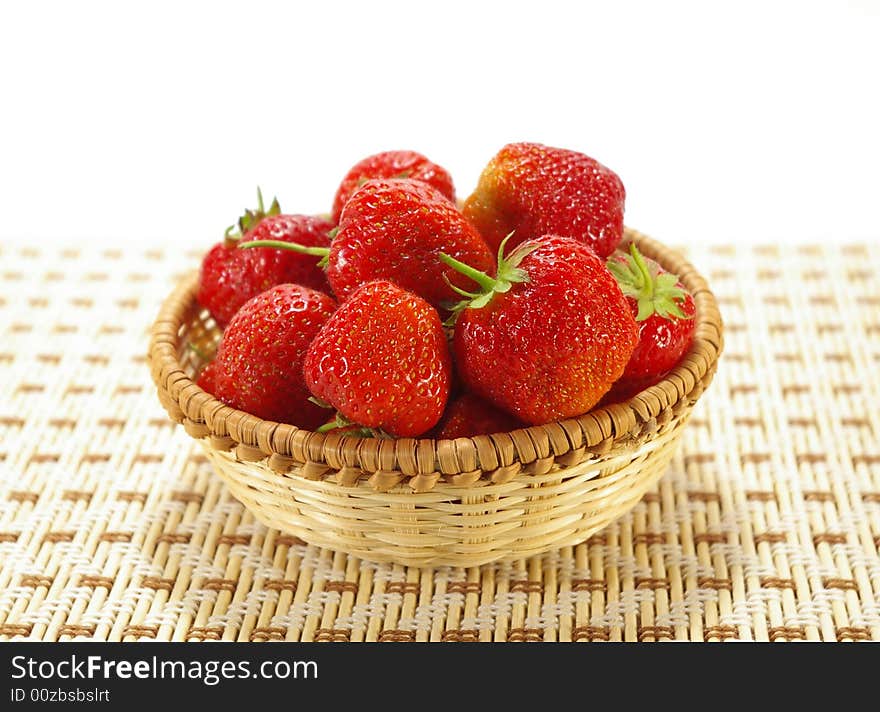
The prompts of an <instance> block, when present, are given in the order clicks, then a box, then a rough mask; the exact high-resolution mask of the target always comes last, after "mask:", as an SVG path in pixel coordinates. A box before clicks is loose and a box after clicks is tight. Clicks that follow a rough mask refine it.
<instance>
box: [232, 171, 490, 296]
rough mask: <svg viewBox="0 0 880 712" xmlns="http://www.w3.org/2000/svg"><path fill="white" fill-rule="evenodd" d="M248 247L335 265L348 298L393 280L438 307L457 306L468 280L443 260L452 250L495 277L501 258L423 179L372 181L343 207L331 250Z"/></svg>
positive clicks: (339, 289) (337, 290)
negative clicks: (310, 257) (284, 251)
mask: <svg viewBox="0 0 880 712" xmlns="http://www.w3.org/2000/svg"><path fill="white" fill-rule="evenodd" d="M240 247H244V248H251V247H273V248H282V249H288V250H296V251H299V252H304V253H307V254H310V255H314V256H316V257H323V258H326V260H327V279H328V280H329V282H330V285H331V286H332V287H333V292H334V294H336V296H337V297H338V298H339V299H340V300H345V299H347V298H348V297H349V296H350V295H351V294H352V293H353V292H354V291H355V290H356V289H357V288H358V287H360V286H361V285H362V284H365V283H366V282H370V281H373V280H376V279H386V280H390V281H392V282H394V283H395V284H396V285H397V286H399V287H401V288H403V289H405V290H407V291H410V292H413V293H414V294H417V295H419V296H420V297H422V298H423V299H425V300H426V301H427V302H428V303H430V304H431V305H432V306H435V307H438V308H443V307H444V306H445V305H447V304H450V303H453V302H455V301H457V299H458V295H457V294H456V291H455V290H456V289H461V288H462V287H463V286H466V285H467V283H468V280H467V279H466V278H465V277H463V276H462V275H460V274H459V273H458V272H456V271H455V270H454V269H452V268H450V267H447V266H446V265H444V264H443V263H442V262H440V260H439V257H438V256H439V254H440V253H441V252H445V253H447V254H449V255H451V256H453V257H455V258H457V259H459V260H462V261H464V262H467V263H468V264H470V265H472V266H474V267H476V268H477V269H479V270H482V271H486V272H491V273H494V271H495V258H494V257H493V255H492V253H491V252H490V250H489V248H488V247H487V245H486V243H485V241H484V240H483V238H482V237H480V235H479V233H478V232H477V231H476V230H475V229H474V227H473V226H472V225H471V224H470V223H469V222H468V221H467V220H465V219H464V218H463V217H462V215H461V213H460V212H458V210H457V209H456V208H455V206H454V205H452V203H450V202H449V201H448V200H447V199H446V198H445V197H443V195H442V194H441V193H439V192H438V191H437V190H435V189H434V188H432V187H431V186H429V185H427V184H426V183H421V182H419V181H415V180H409V179H393V180H370V181H367V182H366V183H364V185H363V186H361V188H360V189H359V190H358V191H357V192H356V193H355V194H354V195H353V196H352V197H351V198H350V199H349V201H348V202H347V203H346V204H345V207H344V208H343V210H342V217H341V218H340V221H339V230H338V232H337V233H336V236H335V237H334V238H333V242H332V244H331V245H330V247H329V249H327V248H321V247H302V246H298V245H294V244H285V243H280V242H275V241H268V242H267V241H247V242H243V243H242V244H241V245H240Z"/></svg>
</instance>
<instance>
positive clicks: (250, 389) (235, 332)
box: [209, 284, 336, 430]
mask: <svg viewBox="0 0 880 712" xmlns="http://www.w3.org/2000/svg"><path fill="white" fill-rule="evenodd" d="M335 308H336V303H335V302H334V301H333V299H332V298H330V297H329V296H327V295H326V294H324V293H323V292H318V291H316V290H314V289H309V288H308V287H303V286H301V285H298V284H279V285H276V286H275V287H272V288H270V289H268V290H266V291H265V292H261V293H260V294H258V295H257V296H255V297H253V298H252V299H251V300H250V301H248V302H246V303H245V304H244V305H243V306H242V307H241V309H239V310H238V311H237V312H236V313H235V316H233V317H232V321H230V322H229V326H227V327H226V331H225V332H223V338H222V340H221V341H220V346H219V347H218V349H217V357H216V358H215V360H214V361H213V363H212V364H211V365H212V366H213V367H214V368H215V372H214V373H213V378H214V383H213V386H214V391H213V392H214V396H215V397H216V398H218V399H219V400H221V401H223V402H224V403H226V404H227V405H229V406H232V407H233V408H238V409H240V410H244V411H247V412H248V413H251V414H252V415H256V416H258V417H260V418H264V419H266V420H275V421H278V422H281V423H290V424H291V425H298V426H299V427H301V428H305V429H308V430H313V429H314V428H317V427H318V426H319V425H321V423H323V422H324V421H326V420H327V410H326V409H325V408H321V407H320V406H318V405H316V404H315V403H312V402H311V401H310V400H309V397H310V395H311V394H310V393H309V391H308V389H307V388H306V384H305V381H304V379H303V370H302V364H303V359H304V358H305V355H306V349H307V348H308V346H309V344H310V343H311V341H312V339H313V338H314V337H315V335H316V334H317V333H318V331H319V329H320V328H321V327H322V326H323V325H324V323H325V322H326V321H327V319H328V318H329V317H330V315H331V314H332V313H333V311H334V310H335ZM209 385H210V383H209Z"/></svg>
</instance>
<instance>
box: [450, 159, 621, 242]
mask: <svg viewBox="0 0 880 712" xmlns="http://www.w3.org/2000/svg"><path fill="white" fill-rule="evenodd" d="M625 198H626V191H625V190H624V187H623V183H622V182H621V180H620V178H618V177H617V175H616V174H615V173H614V172H613V171H611V170H610V169H608V168H606V167H605V166H603V165H602V164H601V163H599V162H598V161H596V160H594V159H592V158H590V157H589V156H586V155H584V154H583V153H578V152H576V151H569V150H566V149H562V148H551V147H548V146H543V145H541V144H538V143H511V144H508V145H506V146H505V147H504V148H502V149H501V150H500V151H499V152H498V153H497V154H496V155H495V157H494V158H492V160H491V161H489V164H488V165H487V166H486V168H485V169H484V170H483V173H482V175H481V176H480V180H479V182H478V184H477V188H476V190H474V192H473V193H472V194H471V195H470V197H468V199H467V200H466V201H465V204H464V208H463V212H464V215H465V217H466V218H468V220H470V221H471V222H472V223H473V224H474V225H476V226H477V229H479V231H480V233H482V235H483V237H484V238H485V239H486V242H487V243H489V246H490V247H491V248H493V249H497V247H498V245H499V244H500V243H501V240H503V239H504V237H505V236H506V235H508V234H509V233H511V232H513V236H512V237H511V242H510V246H511V247H514V246H516V245H518V244H520V243H521V242H523V241H524V240H527V239H529V238H534V237H538V236H540V235H545V234H553V235H563V236H566V237H573V238H575V239H577V240H580V241H582V242H584V243H586V244H587V245H590V247H592V248H593V249H594V250H595V251H596V254H598V255H599V256H600V257H607V256H608V255H610V254H611V253H612V252H613V251H614V248H615V247H617V244H618V243H619V242H620V239H621V237H622V236H623V207H624V200H625Z"/></svg>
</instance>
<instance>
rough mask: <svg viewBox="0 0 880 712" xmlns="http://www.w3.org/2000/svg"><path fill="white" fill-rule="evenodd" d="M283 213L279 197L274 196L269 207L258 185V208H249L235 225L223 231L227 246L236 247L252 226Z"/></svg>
mask: <svg viewBox="0 0 880 712" xmlns="http://www.w3.org/2000/svg"><path fill="white" fill-rule="evenodd" d="M280 214H281V206H280V205H279V204H278V198H272V204H271V205H269V209H268V210H266V207H265V206H264V205H263V191H261V190H260V188H259V187H257V208H256V210H251V209H250V208H248V209H247V210H245V211H244V214H243V215H242V216H241V217H240V218H239V219H238V222H237V223H236V224H235V225H230V226H229V227H228V228H226V232H224V233H223V243H224V244H225V245H226V246H227V247H234V246H235V245H236V244H238V242H239V241H240V240H241V238H242V236H243V235H244V234H245V233H246V232H247V231H248V230H251V229H252V228H255V227H256V226H257V225H259V224H260V221H261V220H263V219H264V218H268V217H272V216H274V215H280Z"/></svg>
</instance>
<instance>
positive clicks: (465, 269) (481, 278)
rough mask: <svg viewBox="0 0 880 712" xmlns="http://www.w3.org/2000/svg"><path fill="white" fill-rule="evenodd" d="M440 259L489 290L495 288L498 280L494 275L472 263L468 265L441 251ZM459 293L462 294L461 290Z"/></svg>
mask: <svg viewBox="0 0 880 712" xmlns="http://www.w3.org/2000/svg"><path fill="white" fill-rule="evenodd" d="M440 261H441V262H442V263H443V264H445V265H448V266H449V267H452V269H454V270H455V271H456V272H460V273H461V274H463V275H464V276H465V277H470V278H471V279H472V280H474V282H476V283H477V284H479V285H480V286H481V287H482V288H483V289H484V290H486V291H487V292H491V291H492V290H493V289H495V284H496V281H497V280H496V279H495V278H494V277H490V276H489V275H488V274H486V273H485V272H481V271H480V270H478V269H476V268H475V267H471V266H470V265H467V264H465V263H464V262H461V261H459V260H457V259H455V258H454V257H450V256H449V255H447V254H446V253H445V252H441V253H440ZM456 291H458V290H456ZM459 294H461V292H459Z"/></svg>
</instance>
